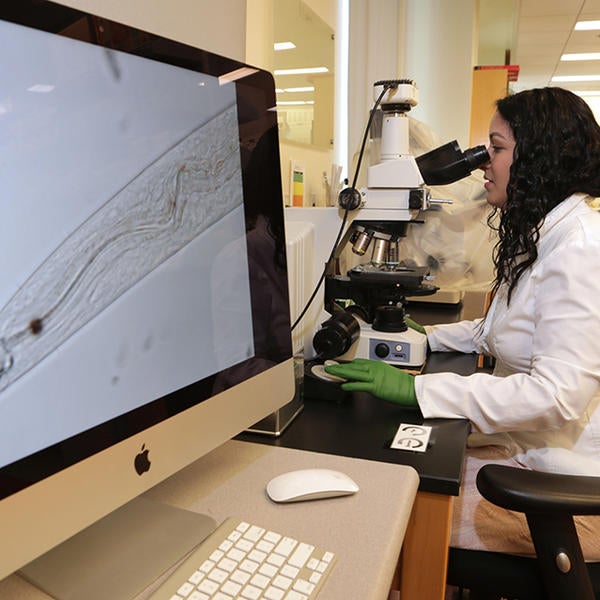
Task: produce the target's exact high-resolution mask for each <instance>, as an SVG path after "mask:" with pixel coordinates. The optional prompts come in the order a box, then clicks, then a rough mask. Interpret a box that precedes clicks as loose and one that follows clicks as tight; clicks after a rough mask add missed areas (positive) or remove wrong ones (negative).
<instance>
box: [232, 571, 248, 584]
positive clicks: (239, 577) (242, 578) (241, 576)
mask: <svg viewBox="0 0 600 600" xmlns="http://www.w3.org/2000/svg"><path fill="white" fill-rule="evenodd" d="M248 579H250V574H249V573H246V572H244V571H240V570H239V569H238V570H237V571H234V572H233V573H232V574H231V581H235V582H236V583H241V584H242V585H244V584H245V583H247V582H248Z"/></svg>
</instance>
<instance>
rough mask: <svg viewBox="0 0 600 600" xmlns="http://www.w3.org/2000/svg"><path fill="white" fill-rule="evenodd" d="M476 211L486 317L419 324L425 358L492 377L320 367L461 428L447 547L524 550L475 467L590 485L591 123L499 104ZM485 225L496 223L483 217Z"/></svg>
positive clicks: (538, 95) (595, 418)
mask: <svg viewBox="0 0 600 600" xmlns="http://www.w3.org/2000/svg"><path fill="white" fill-rule="evenodd" d="M488 152H489V154H490V161H489V162H488V163H487V164H485V165H484V166H483V167H482V169H483V170H484V172H485V180H486V183H485V188H486V191H487V201H488V203H489V204H490V205H491V206H492V207H493V209H494V211H493V214H492V215H491V217H494V216H498V217H499V225H498V234H499V235H498V237H499V241H498V244H497V246H496V248H495V252H494V266H495V274H496V277H495V284H494V289H493V291H494V298H493V301H492V303H491V306H490V308H489V311H488V312H487V314H486V316H485V318H484V319H478V320H476V321H462V322H459V323H453V324H448V325H438V326H433V327H425V328H420V326H418V325H417V324H412V326H414V327H415V328H420V329H422V330H423V331H424V332H425V333H426V334H427V341H428V344H429V347H430V349H431V350H432V351H453V350H454V351H460V352H476V353H483V354H488V355H490V356H493V357H494V358H495V368H494V372H493V374H489V373H483V372H478V373H475V374H474V375H471V376H468V377H464V376H460V375H456V374H454V373H439V374H430V375H419V376H416V377H413V376H411V375H408V374H406V373H404V372H402V371H401V370H399V369H395V368H394V367H391V366H390V365H387V364H385V363H382V362H378V361H366V360H358V361H354V362H352V363H348V364H346V365H338V366H333V367H327V371H329V372H330V373H332V374H334V375H339V376H342V377H345V378H346V379H348V380H349V383H346V384H344V385H343V386H342V387H343V388H344V389H346V390H350V391H351V390H364V391H369V392H371V393H373V394H374V395H376V396H378V397H380V398H383V399H385V400H389V401H392V402H397V403H400V404H405V405H411V404H412V405H414V404H418V406H419V408H420V410H421V412H422V413H423V416H424V417H425V418H444V417H447V418H468V419H469V420H470V422H471V424H472V434H471V436H470V438H469V450H468V453H467V464H466V469H465V473H464V477H463V485H462V488H461V494H460V496H459V498H458V499H457V502H456V503H455V509H454V515H453V517H454V518H453V529H452V540H451V545H452V546H455V547H463V548H476V549H482V550H495V551H501V552H519V553H531V554H533V553H534V550H533V546H532V545H531V542H530V539H529V533H528V529H527V524H526V522H525V520H524V518H523V517H522V516H521V515H517V514H516V513H511V512H510V511H506V510H504V509H500V508H498V507H496V506H493V505H492V504H490V503H488V502H487V501H485V500H483V499H482V498H481V496H480V495H479V493H478V492H477V489H476V486H475V475H476V473H477V471H478V470H479V468H480V467H481V466H482V465H483V464H486V463H490V462H498V463H502V464H509V465H513V466H520V467H522V468H530V469H536V470H542V471H553V472H560V473H572V474H585V475H596V476H598V475H600V300H599V299H600V273H599V272H598V271H599V268H598V265H599V264H600V214H599V213H597V212H595V211H594V210H593V209H592V208H591V207H590V206H589V205H588V201H589V200H591V198H593V197H598V196H600V126H599V125H598V123H597V122H596V120H595V118H594V116H593V114H592V112H591V110H590V109H589V108H588V106H587V104H585V102H584V101H583V100H581V99H580V98H579V97H578V96H576V95H574V94H572V93H570V92H568V91H566V90H563V89H560V88H543V89H534V90H527V91H524V92H520V93H518V94H514V95H511V96H507V97H506V98H504V99H502V100H499V101H498V103H497V111H496V113H495V115H494V117H493V118H492V121H491V123H490V146H489V148H488ZM489 222H490V223H492V222H494V221H493V219H492V218H490V221H489ZM576 521H577V526H578V528H579V531H580V535H581V537H582V546H583V550H584V555H585V556H586V558H587V559H588V560H600V518H598V517H585V518H577V519H576Z"/></svg>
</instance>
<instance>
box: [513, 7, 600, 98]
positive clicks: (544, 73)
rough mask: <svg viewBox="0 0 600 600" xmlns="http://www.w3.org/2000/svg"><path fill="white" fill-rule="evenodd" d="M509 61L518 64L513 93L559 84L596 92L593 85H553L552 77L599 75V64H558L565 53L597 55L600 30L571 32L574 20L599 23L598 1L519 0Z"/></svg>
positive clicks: (599, 87) (598, 83) (599, 86)
mask: <svg viewBox="0 0 600 600" xmlns="http://www.w3.org/2000/svg"><path fill="white" fill-rule="evenodd" d="M517 13H518V17H517V19H516V21H515V26H514V27H515V38H514V42H513V49H512V51H511V55H510V62H511V63H512V64H516V65H519V68H520V71H519V77H518V80H517V82H516V83H515V84H513V90H514V91H519V90H522V89H526V88H532V87H541V86H546V85H560V86H561V87H566V88H568V89H571V90H573V91H597V92H598V93H599V94H600V81H596V82H577V83H565V82H552V78H553V77H554V76H564V75H588V74H595V75H600V61H598V60H595V61H589V60H588V61H569V62H567V61H561V60H560V57H561V55H562V54H565V53H581V52H600V31H574V30H573V28H574V26H575V23H576V22H577V21H582V20H600V0H519V1H518V2H517Z"/></svg>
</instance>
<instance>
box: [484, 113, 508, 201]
mask: <svg viewBox="0 0 600 600" xmlns="http://www.w3.org/2000/svg"><path fill="white" fill-rule="evenodd" d="M514 149H515V138H514V137H513V132H512V129H511V128H510V125H509V124H508V123H507V122H506V121H505V120H504V119H503V118H502V117H501V116H500V114H499V113H497V112H496V113H495V114H494V116H493V117H492V120H491V121H490V145H489V146H488V149H487V150H488V153H489V155H490V160H489V161H488V162H487V163H486V164H485V165H483V166H482V167H481V170H482V171H483V172H484V179H485V180H486V182H485V189H486V191H487V201H488V203H489V204H491V205H492V206H495V207H497V208H502V207H503V206H504V204H505V203H506V186H507V185H508V180H509V178H510V165H511V164H512V162H513V150H514Z"/></svg>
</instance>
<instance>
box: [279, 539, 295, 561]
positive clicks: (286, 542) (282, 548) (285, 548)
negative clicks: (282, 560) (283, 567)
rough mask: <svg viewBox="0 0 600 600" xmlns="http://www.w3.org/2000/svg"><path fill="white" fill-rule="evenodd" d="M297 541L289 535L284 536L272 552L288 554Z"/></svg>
mask: <svg viewBox="0 0 600 600" xmlns="http://www.w3.org/2000/svg"><path fill="white" fill-rule="evenodd" d="M297 543H298V542H297V541H296V540H293V539H292V538H289V537H284V538H283V539H282V540H281V541H280V542H279V544H277V546H276V548H275V550H274V552H276V553H277V554H281V555H282V556H289V554H290V552H291V551H292V550H293V549H294V547H295V546H296V544H297Z"/></svg>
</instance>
